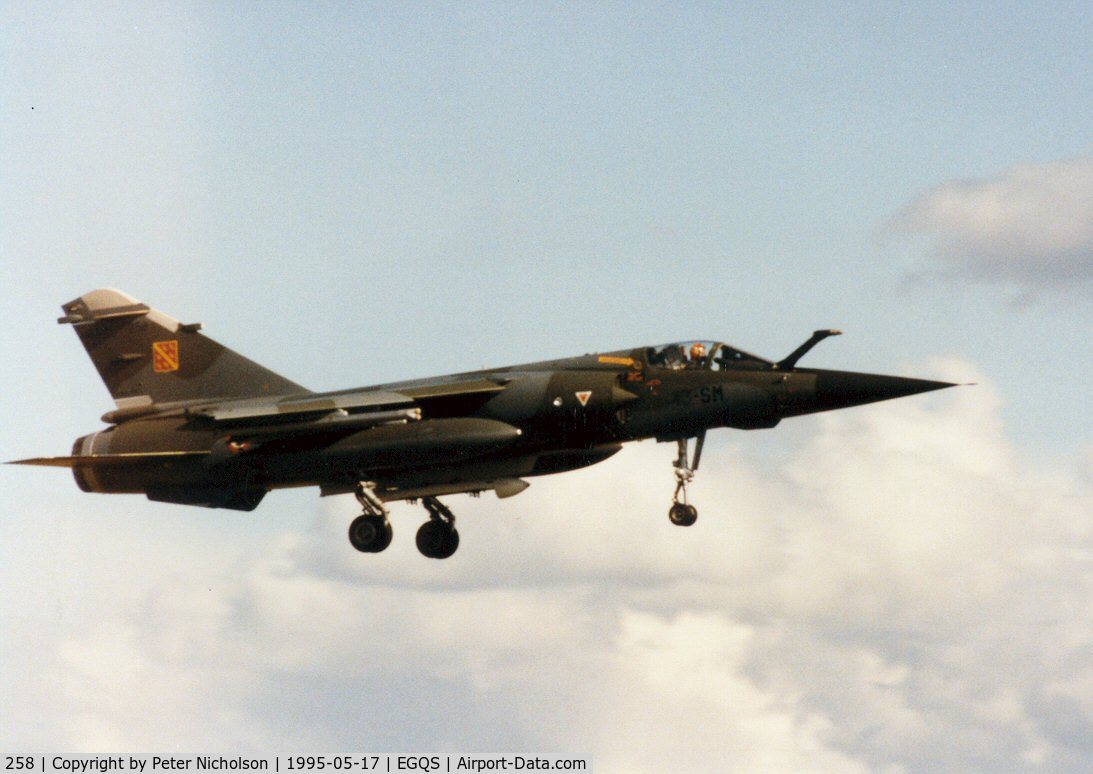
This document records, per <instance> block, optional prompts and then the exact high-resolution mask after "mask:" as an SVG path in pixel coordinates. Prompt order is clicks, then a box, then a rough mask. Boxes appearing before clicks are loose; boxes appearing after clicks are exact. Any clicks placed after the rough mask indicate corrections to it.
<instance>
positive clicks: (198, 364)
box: [57, 288, 309, 408]
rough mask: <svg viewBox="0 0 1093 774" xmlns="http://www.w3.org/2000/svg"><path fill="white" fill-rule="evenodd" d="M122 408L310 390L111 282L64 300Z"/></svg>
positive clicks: (66, 318)
mask: <svg viewBox="0 0 1093 774" xmlns="http://www.w3.org/2000/svg"><path fill="white" fill-rule="evenodd" d="M61 308H62V309H63V310H64V312H65V316H64V317H62V318H60V319H59V320H57V322H59V323H69V324H71V325H72V326H73V327H74V328H75V329H76V334H77V335H78V336H79V337H80V341H81V342H82V343H83V345H84V349H86V350H87V354H88V355H90V356H91V362H93V363H94V364H95V368H96V369H98V372H99V376H101V377H102V380H103V381H104V382H105V383H106V387H107V389H108V390H110V395H111V396H112V397H113V398H114V400H115V402H117V404H118V407H119V408H129V407H136V406H141V405H147V404H151V403H173V402H176V401H188V400H197V399H208V398H213V399H215V398H248V397H257V396H261V395H288V394H292V393H306V392H309V391H308V390H307V389H305V388H304V387H301V386H300V385H298V384H296V383H295V382H291V381H289V380H288V379H285V378H284V377H282V376H278V375H277V374H275V373H273V372H272V371H270V370H268V369H266V368H263V367H262V366H260V365H258V364H257V363H255V362H253V361H252V360H248V359H247V358H245V357H243V356H242V355H239V354H236V353H235V352H232V351H231V350H230V349H228V348H227V347H224V346H221V345H220V344H217V343H216V342H215V341H213V340H212V339H210V338H208V337H206V336H203V335H201V334H200V333H198V330H199V329H200V328H201V325H200V324H191V325H182V324H181V323H179V321H178V320H176V319H174V318H173V317H170V316H168V315H166V314H163V313H162V312H160V311H157V310H155V309H152V308H151V307H149V306H148V305H147V304H142V303H140V302H139V301H137V300H136V299H135V298H133V297H132V296H129V295H127V294H125V293H122V292H120V291H117V290H110V289H108V288H103V289H99V290H92V291H91V292H90V293H85V294H84V295H82V296H80V297H79V298H77V299H76V300H75V301H69V302H68V303H67V304H64V305H63V306H62V307H61Z"/></svg>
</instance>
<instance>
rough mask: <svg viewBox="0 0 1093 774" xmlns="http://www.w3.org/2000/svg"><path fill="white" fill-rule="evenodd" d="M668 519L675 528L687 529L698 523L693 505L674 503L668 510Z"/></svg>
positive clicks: (696, 511) (696, 512)
mask: <svg viewBox="0 0 1093 774" xmlns="http://www.w3.org/2000/svg"><path fill="white" fill-rule="evenodd" d="M668 518H669V519H670V520H671V522H672V523H673V524H675V525H676V526H677V527H689V526H691V525H692V524H694V523H695V522H696V521H698V509H697V508H695V507H694V506H693V505H685V504H683V503H675V504H674V505H673V506H672V507H671V508H669V509H668Z"/></svg>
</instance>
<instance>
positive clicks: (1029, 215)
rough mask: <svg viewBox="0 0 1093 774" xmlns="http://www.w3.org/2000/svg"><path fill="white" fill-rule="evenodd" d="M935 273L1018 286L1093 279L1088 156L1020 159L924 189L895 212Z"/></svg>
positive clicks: (1091, 164)
mask: <svg viewBox="0 0 1093 774" xmlns="http://www.w3.org/2000/svg"><path fill="white" fill-rule="evenodd" d="M897 223H898V224H899V226H901V227H902V228H903V229H906V230H908V231H911V232H915V233H920V234H924V235H927V236H928V237H930V238H931V239H933V240H934V250H933V268H934V269H935V270H937V271H940V272H942V273H943V274H946V275H950V276H954V277H958V278H963V279H969V278H970V279H973V280H979V281H984V282H1000V283H1011V284H1014V285H1016V286H1018V287H1021V288H1025V289H1037V288H1040V289H1042V288H1052V289H1059V288H1065V287H1067V286H1071V285H1075V284H1081V285H1084V284H1087V283H1089V282H1090V280H1093V157H1083V158H1076V159H1070V160H1067V161H1056V162H1050V163H1046V164H1024V165H1019V166H1015V167H1012V168H1010V169H1008V170H1006V171H1004V172H1002V173H1001V174H1000V175H998V176H996V177H993V178H988V179H981V180H959V181H952V182H948V183H945V184H943V185H940V186H938V187H937V188H935V189H933V190H931V191H927V192H926V193H924V194H922V195H921V196H919V197H918V198H917V199H916V200H915V201H913V202H911V204H909V205H908V206H907V207H906V208H905V209H904V210H903V211H902V213H900V215H899V217H898V219H897Z"/></svg>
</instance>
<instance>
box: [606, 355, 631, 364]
mask: <svg viewBox="0 0 1093 774" xmlns="http://www.w3.org/2000/svg"><path fill="white" fill-rule="evenodd" d="M600 362H601V363H610V364H611V365H624V366H632V365H634V361H633V359H631V358H628V357H613V356H612V355H600Z"/></svg>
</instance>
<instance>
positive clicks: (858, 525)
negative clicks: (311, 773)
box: [0, 362, 1093, 772]
mask: <svg viewBox="0 0 1093 774" xmlns="http://www.w3.org/2000/svg"><path fill="white" fill-rule="evenodd" d="M932 370H933V372H934V375H935V376H937V377H938V378H954V376H958V377H959V378H961V379H967V378H968V376H969V371H970V370H971V368H970V366H969V365H968V364H965V363H960V362H950V363H937V364H935V365H934V367H933V369H932ZM978 379H979V381H980V382H981V386H979V387H975V388H963V389H959V390H947V391H944V392H941V393H936V394H931V395H926V396H917V397H914V398H909V399H905V400H900V401H893V402H891V403H886V404H878V405H875V406H868V407H862V408H858V409H852V410H849V411H845V412H835V413H832V414H828V415H822V416H819V417H814V418H805V419H799V420H789V421H795V422H807V423H811V426H812V428H813V429H814V431H815V433H814V435H813V436H811V438H810V440H808V441H807V442H806V443H805V444H804V446H803V447H802V448H800V449H798V450H796V452H795V453H794V454H792V455H790V456H789V457H788V459H787V460H786V461H784V462H779V463H777V464H776V465H775V466H774V467H767V466H764V465H761V464H759V463H757V462H755V461H749V460H754V457H753V456H752V455H750V453H749V444H750V440H749V439H750V438H751V436H750V435H749V434H745V433H731V432H729V431H726V432H725V433H721V434H718V435H716V436H715V437H714V438H713V440H712V441H711V444H710V446H709V447H708V449H707V454H706V455H705V456H704V465H703V470H702V471H701V472H700V473H699V476H698V479H697V481H696V484H695V485H694V488H693V493H692V494H693V500H694V501H695V502H697V504H698V505H699V508H700V512H701V516H700V518H699V521H698V523H697V524H696V525H695V526H694V527H692V528H690V529H680V528H677V527H673V526H672V525H671V524H670V523H669V522H668V519H667V516H666V510H667V504H668V499H669V497H670V493H671V489H672V475H671V466H670V459H671V458H672V456H673V453H672V452H673V449H671V448H669V447H667V446H663V445H656V444H652V443H645V444H639V445H636V446H633V447H629V448H628V449H627V450H626V451H624V452H623V453H622V454H620V455H618V456H616V457H615V458H613V459H612V460H610V461H608V462H606V463H604V464H603V465H600V466H597V467H595V468H591V469H588V470H586V471H579V472H576V473H572V474H569V475H565V476H556V477H552V478H547V479H540V480H536V481H535V482H534V485H533V486H532V488H531V489H530V490H528V492H526V493H525V494H522V495H521V496H520V497H519V498H515V499H511V500H504V501H498V500H496V499H493V498H492V497H485V498H483V499H481V500H470V499H462V498H459V499H457V498H452V501H451V502H452V505H453V506H455V509H456V512H457V514H459V517H460V522H459V523H460V528H461V533H462V536H463V543H462V545H461V547H460V550H459V552H458V553H457V554H456V555H455V556H454V557H453V558H452V559H450V560H447V561H445V562H436V561H428V560H425V559H424V558H422V557H420V556H419V555H417V553H416V551H415V549H414V547H413V540H412V538H413V531H414V530H415V529H416V527H417V525H418V523H420V521H422V520H423V519H422V515H421V514H420V513H419V512H418V510H419V509H414V508H412V507H410V506H407V505H401V506H397V507H396V511H395V513H394V516H393V522H394V527H395V530H396V537H395V542H394V544H393V545H392V546H391V548H390V549H388V551H386V552H385V553H384V554H381V555H378V556H361V555H358V554H356V553H355V552H353V551H352V550H350V549H349V547H348V544H347V541H346V539H345V534H344V533H345V528H346V525H347V523H348V521H349V519H350V518H351V517H352V516H353V515H354V512H355V506H354V504H353V502H352V499H351V498H336V499H332V500H326V501H323V502H322V504H321V505H320V506H319V508H318V510H317V514H316V517H315V519H314V521H313V522H312V523H311V524H310V525H309V527H310V528H303V527H302V528H300V529H297V530H293V531H288V532H285V533H284V534H280V535H276V536H274V537H272V538H270V539H269V540H268V541H265V542H264V543H262V544H261V545H253V546H252V547H251V548H249V549H248V548H247V546H248V542H247V538H246V537H242V538H240V539H239V540H233V541H232V543H233V545H232V547H231V549H230V550H228V549H224V548H221V547H219V546H218V542H219V539H218V535H222V534H223V529H224V527H223V525H222V524H217V522H216V520H212V519H210V520H209V525H210V526H209V529H208V530H207V532H204V533H202V534H203V535H204V539H206V540H207V545H206V549H205V552H204V554H202V555H201V558H200V560H199V561H195V562H192V563H188V562H185V561H177V560H176V561H165V560H164V557H165V555H166V553H167V552H172V553H177V552H183V553H185V552H190V551H194V552H195V553H199V552H198V550H197V548H196V546H195V544H198V543H200V539H201V538H200V537H193V536H192V537H190V538H189V539H188V540H187V541H186V544H185V545H183V546H181V547H171V546H161V547H160V549H159V550H158V552H157V550H156V549H155V542H154V540H152V539H150V538H145V537H141V536H140V533H138V534H137V535H136V536H135V537H131V538H126V537H123V538H120V539H119V538H118V537H117V536H116V535H103V536H97V535H96V533H95V530H94V527H93V526H90V525H88V524H87V523H81V524H80V526H81V528H82V532H81V541H82V542H81V545H82V546H85V547H86V548H87V552H88V554H89V555H90V556H94V557H95V559H96V561H97V562H102V563H104V564H103V566H105V567H110V568H112V569H111V570H110V574H111V580H109V581H104V582H102V583H100V584H99V585H98V586H96V587H94V588H90V589H84V590H77V591H76V592H75V599H76V600H78V605H79V606H80V607H81V608H85V609H90V610H92V611H94V612H93V614H91V615H87V616H81V617H80V618H79V620H78V625H77V624H76V623H75V622H74V623H73V625H72V626H64V625H60V626H58V624H57V623H56V621H52V622H51V623H43V621H51V620H52V619H51V617H50V615H48V614H46V613H38V612H28V611H26V610H20V611H18V612H19V615H20V616H21V618H20V620H21V621H22V622H23V625H22V626H21V627H19V633H17V634H16V636H15V641H14V642H12V643H9V645H8V646H6V647H7V648H8V650H7V651H6V652H5V661H6V663H8V664H10V665H12V666H13V667H14V670H13V671H14V672H17V673H22V674H24V675H26V674H28V673H27V672H21V670H20V668H26V669H29V670H31V675H30V676H24V677H23V678H21V679H20V680H18V681H16V683H15V684H14V685H13V684H11V683H6V684H5V685H3V686H0V691H3V692H4V693H2V694H0V696H2V701H3V705H4V708H5V715H11V716H12V717H14V718H16V720H15V723H14V725H9V724H7V723H5V724H4V726H3V727H0V744H3V746H5V747H7V748H11V749H13V748H14V747H16V746H22V747H26V748H28V749H29V748H35V749H39V748H41V749H46V748H56V749H79V750H102V749H128V750H137V749H140V750H156V749H182V750H192V749H198V750H210V749H240V750H254V751H263V752H269V751H271V750H274V751H289V750H296V751H299V750H310V751H317V750H326V751H332V750H348V749H353V750H358V751H360V750H364V751H510V752H520V751H525V752H549V753H558V754H574V755H590V756H592V758H593V759H594V761H595V763H596V766H597V770H604V771H632V772H642V771H664V770H672V769H675V770H687V771H722V770H725V769H731V770H734V771H771V770H779V771H847V772H856V771H872V770H891V771H936V770H969V769H979V770H991V771H1005V770H1029V769H1037V768H1039V769H1042V770H1050V771H1060V770H1063V771H1065V770H1072V771H1081V770H1088V765H1089V763H1090V761H1091V760H1093V733H1091V732H1090V729H1091V728H1093V699H1091V697H1093V690H1091V689H1090V686H1091V685H1093V658H1091V656H1093V631H1091V628H1090V620H1089V605H1090V600H1091V599H1093V570H1091V566H1090V556H1091V551H1093V533H1091V528H1090V525H1089V520H1088V514H1089V513H1090V512H1091V511H1093V490H1091V488H1090V481H1089V478H1088V476H1087V475H1084V476H1083V475H1082V474H1081V472H1076V473H1074V474H1071V473H1067V472H1066V471H1060V470H1054V471H1041V470H1036V469H1034V468H1031V467H1029V466H1028V464H1027V463H1025V462H1022V460H1021V459H1019V458H1018V456H1017V455H1016V454H1015V453H1014V450H1013V446H1012V444H1011V442H1010V440H1009V439H1008V438H1007V436H1006V433H1005V429H1004V427H1003V426H1002V424H1001V423H1000V421H999V419H998V416H999V408H1000V406H999V399H998V397H997V396H996V395H995V393H994V392H993V391H992V389H991V388H990V386H989V385H987V384H986V382H987V380H986V379H985V378H983V377H982V376H980V377H978ZM773 432H778V431H777V430H775V431H773ZM277 497H278V495H277V494H274V495H272V496H271V498H270V499H269V500H267V503H264V504H263V509H265V508H266V507H267V504H269V503H271V502H273V503H276V500H277ZM156 507H158V506H156ZM72 522H73V529H75V526H76V525H77V523H78V522H80V518H79V517H77V516H75V515H74V516H73V517H72ZM154 529H155V527H154V525H153V526H152V527H151V528H150V531H149V532H148V533H147V534H148V535H153V534H154ZM241 546H242V547H241ZM248 550H250V551H251V553H249V554H248V553H247V551H248ZM43 561H44V560H43ZM76 561H77V563H78V562H79V559H78V558H77V559H76ZM84 561H90V559H85V560H84ZM37 580H38V581H39V582H42V583H46V584H47V585H48V584H49V583H51V581H50V579H49V574H48V573H47V572H41V573H40V574H39V575H38V576H37ZM52 582H53V583H54V584H60V583H61V582H60V581H56V580H54V581H52ZM72 593H73V592H72V591H69V595H70V598H71V595H72ZM12 604H14V602H5V603H4V605H5V608H6V609H5V610H4V611H3V613H4V616H5V618H8V617H13V616H14V615H15V612H14V611H13V610H12V609H11V608H10V605H12ZM74 604H75V603H74ZM36 627H46V628H51V629H52V630H54V631H55V632H56V634H57V636H56V637H55V638H52V639H50V640H47V641H43V640H41V639H40V638H37V637H35V636H34V634H35V628H36ZM16 707H18V708H19V711H18V712H15V713H12V712H9V710H10V709H11V708H16Z"/></svg>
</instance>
